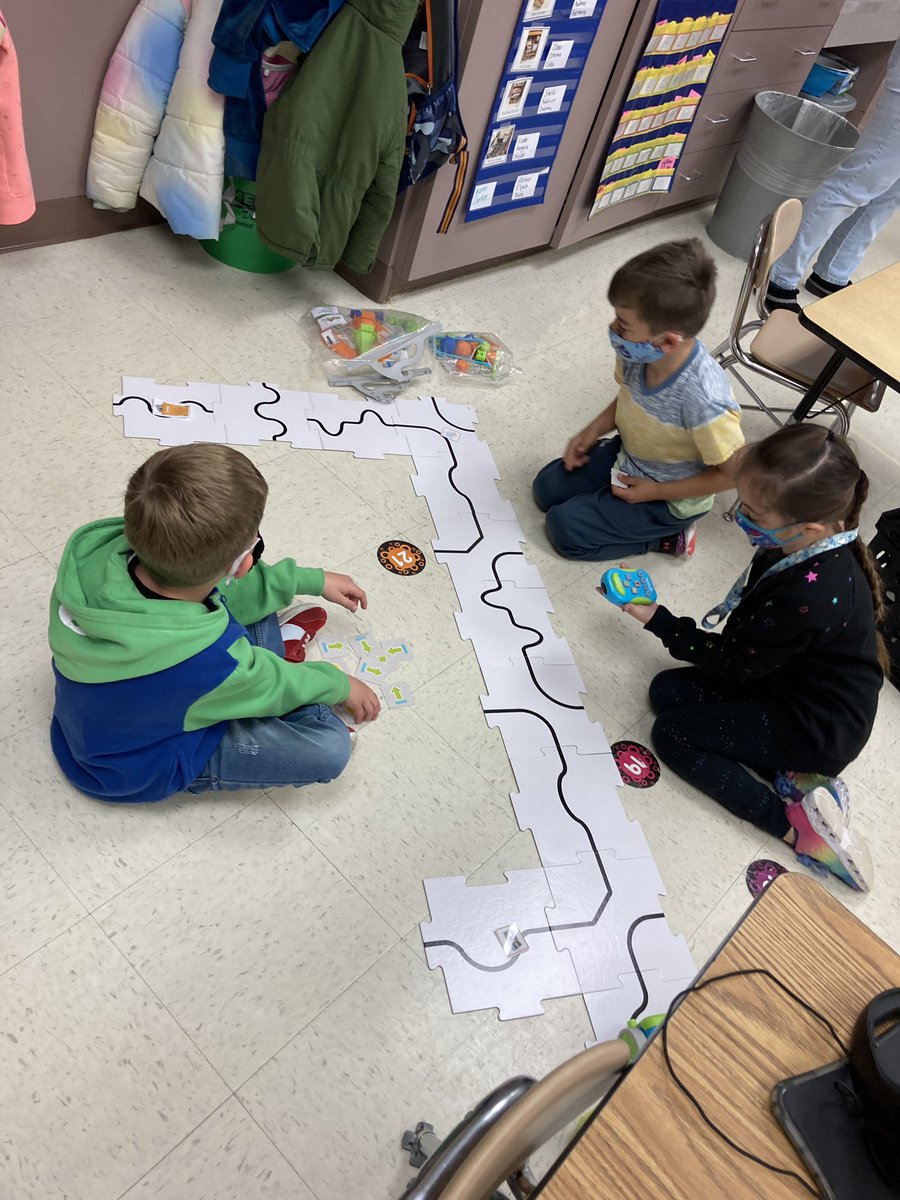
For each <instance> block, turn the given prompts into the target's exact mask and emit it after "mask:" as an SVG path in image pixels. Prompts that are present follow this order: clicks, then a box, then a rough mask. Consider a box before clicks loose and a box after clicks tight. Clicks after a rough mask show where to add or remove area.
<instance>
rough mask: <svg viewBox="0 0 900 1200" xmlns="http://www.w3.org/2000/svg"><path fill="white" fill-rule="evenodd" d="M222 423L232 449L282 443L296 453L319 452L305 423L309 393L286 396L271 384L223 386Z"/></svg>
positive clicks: (315, 436)
mask: <svg viewBox="0 0 900 1200" xmlns="http://www.w3.org/2000/svg"><path fill="white" fill-rule="evenodd" d="M220 391H221V396H222V419H223V421H224V422H225V428H226V431H227V433H228V441H229V444H230V445H232V446H258V445H259V444H260V442H276V443H278V442H282V443H284V444H285V445H290V446H293V447H294V448H295V449H298V450H299V449H308V450H319V449H321V446H322V442H321V439H320V438H319V435H318V433H317V432H316V431H315V430H313V429H311V428H310V426H309V424H308V422H307V410H308V408H309V393H308V392H289V391H284V390H282V389H281V388H278V387H276V386H275V385H273V384H267V383H262V382H254V383H250V384H248V385H246V386H245V387H237V386H233V385H231V384H222V386H221V389H220Z"/></svg>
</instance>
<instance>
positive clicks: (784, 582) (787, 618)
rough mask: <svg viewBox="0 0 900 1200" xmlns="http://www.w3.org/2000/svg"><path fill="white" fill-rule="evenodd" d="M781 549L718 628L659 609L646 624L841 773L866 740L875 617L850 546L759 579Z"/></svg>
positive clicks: (872, 707) (761, 563) (876, 684)
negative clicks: (741, 687) (759, 704)
mask: <svg viewBox="0 0 900 1200" xmlns="http://www.w3.org/2000/svg"><path fill="white" fill-rule="evenodd" d="M779 557H780V551H778V550H765V551H760V552H759V553H758V554H757V555H756V558H755V559H754V560H753V566H752V568H751V571H750V578H749V579H748V581H747V586H746V588H745V590H744V595H743V597H742V599H741V602H740V604H739V605H738V606H737V608H736V609H734V611H733V612H732V613H731V615H730V616H729V618H728V620H727V621H726V623H725V625H724V626H723V628H722V631H721V633H706V632H704V631H703V630H701V629H699V628H698V627H697V624H696V622H695V621H693V620H692V619H691V618H690V617H676V616H674V615H673V614H672V613H671V612H669V610H668V609H667V608H664V607H662V606H660V608H659V609H658V610H657V611H656V613H654V615H653V618H652V620H650V621H649V622H648V623H647V626H646V628H647V629H648V630H649V631H650V633H653V634H655V635H656V636H657V637H658V638H659V639H660V640H661V641H662V643H663V645H664V646H665V647H666V649H667V650H668V651H669V653H670V654H671V655H672V657H673V658H677V659H680V660H681V661H683V662H688V663H693V664H694V665H695V666H697V667H699V668H700V669H701V670H703V671H705V672H707V673H708V674H710V675H715V676H717V677H718V678H721V679H727V680H730V681H732V682H733V683H739V684H745V685H746V687H747V698H748V699H751V698H752V699H756V700H761V701H764V702H765V703H766V705H767V707H768V708H769V711H770V713H771V715H772V717H773V727H774V728H775V730H776V731H777V734H778V737H779V740H780V741H781V742H782V743H783V744H785V745H786V746H789V745H790V744H791V742H792V741H793V742H797V741H799V743H800V744H802V745H804V746H807V747H809V748H810V749H811V750H813V751H814V752H815V753H816V754H817V755H819V757H820V759H821V763H822V766H821V770H822V772H823V773H824V774H828V775H834V774H837V773H838V772H840V771H842V770H843V769H844V768H845V767H846V766H847V764H848V763H850V762H852V760H853V759H854V758H856V756H857V755H858V754H859V753H860V751H861V750H862V748H863V746H865V744H866V742H867V741H868V738H869V734H870V733H871V732H872V725H873V723H874V721H875V713H876V710H877V707H878V693H879V690H880V688H881V684H882V678H883V677H882V673H881V668H880V667H879V665H878V657H877V651H876V640H875V614H874V611H873V607H872V595H871V592H870V591H869V586H868V584H867V582H866V578H865V575H864V574H863V572H862V569H861V568H860V566H859V563H858V562H857V561H856V557H855V555H854V553H853V548H852V546H851V545H844V546H838V547H836V548H835V549H831V550H826V551H825V552H824V553H823V554H822V555H820V556H819V557H817V558H813V559H808V560H807V561H806V562H802V563H797V564H796V565H795V566H793V567H788V568H786V569H785V570H784V571H779V572H777V573H776V574H774V575H770V576H769V577H768V578H767V579H761V577H762V576H763V575H764V574H765V572H766V571H767V570H768V568H769V567H771V566H772V565H773V564H774V563H775V562H777V561H778V559H779Z"/></svg>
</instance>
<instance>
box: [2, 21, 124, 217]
mask: <svg viewBox="0 0 900 1200" xmlns="http://www.w3.org/2000/svg"><path fill="white" fill-rule="evenodd" d="M136 3H137V0H0V8H2V10H3V15H4V17H5V18H6V22H7V24H8V25H9V28H10V30H11V32H12V36H13V41H14V43H15V46H16V53H17V55H18V58H19V76H20V82H21V87H22V112H23V117H24V122H25V145H26V148H27V150H28V161H29V163H30V165H31V175H32V179H33V181H34V190H35V194H36V196H37V199H38V201H39V202H40V201H42V200H59V199H61V198H62V197H65V196H79V195H83V194H84V172H85V167H86V165H87V156H88V148H89V146H90V142H91V130H92V128H93V122H94V111H95V109H96V107H97V98H98V96H99V94H100V84H101V82H102V80H103V74H104V72H105V70H106V64H107V63H108V62H109V59H110V55H111V54H112V52H113V50H114V49H115V45H116V42H117V41H118V40H119V37H120V36H121V33H122V30H123V29H124V28H125V24H126V22H127V20H128V18H129V16H130V15H131V13H132V12H133V11H134V8H135V5H136Z"/></svg>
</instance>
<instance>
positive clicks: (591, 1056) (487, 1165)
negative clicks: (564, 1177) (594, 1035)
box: [401, 1040, 629, 1200]
mask: <svg viewBox="0 0 900 1200" xmlns="http://www.w3.org/2000/svg"><path fill="white" fill-rule="evenodd" d="M628 1057H629V1052H628V1047H627V1046H626V1045H625V1043H624V1042H623V1041H618V1040H617V1041H613V1042H603V1043H601V1044H600V1045H598V1046H592V1047H591V1049H590V1050H584V1051H583V1052H582V1053H581V1054H576V1055H575V1057H574V1058H570V1059H569V1060H568V1062H564V1063H562V1064H561V1066H558V1067H557V1068H556V1069H555V1070H554V1071H551V1072H550V1074H549V1075H545V1076H544V1078H543V1079H541V1080H539V1081H537V1082H536V1081H535V1080H533V1079H529V1078H527V1077H525V1076H518V1077H516V1078H515V1079H511V1080H508V1081H507V1082H506V1083H504V1084H502V1085H501V1086H500V1087H499V1088H497V1089H496V1090H495V1091H493V1092H491V1094H490V1095H489V1096H487V1097H486V1098H485V1099H484V1100H483V1101H482V1102H481V1103H480V1104H479V1105H478V1106H477V1108H475V1109H474V1110H473V1111H472V1112H471V1113H470V1114H469V1115H468V1116H467V1117H466V1118H465V1119H464V1120H463V1121H461V1122H460V1124H459V1125H457V1127H456V1129H454V1130H453V1132H452V1133H451V1134H450V1136H449V1137H448V1138H447V1139H446V1140H445V1141H444V1142H443V1143H442V1144H441V1145H440V1147H439V1148H438V1149H437V1150H435V1152H434V1154H433V1155H432V1156H431V1157H430V1158H429V1159H428V1160H427V1161H426V1163H425V1165H424V1166H423V1167H422V1169H421V1171H420V1172H419V1174H418V1175H417V1176H416V1178H415V1179H414V1180H413V1181H412V1183H411V1184H410V1185H409V1187H408V1188H407V1190H406V1191H405V1192H404V1193H403V1196H402V1198H401V1200H490V1198H491V1197H492V1196H493V1195H494V1194H495V1191H496V1189H497V1188H498V1187H500V1186H501V1184H503V1183H506V1185H507V1186H508V1187H509V1188H510V1191H511V1192H512V1194H513V1196H515V1197H516V1200H522V1198H524V1197H526V1196H528V1195H529V1194H530V1193H531V1191H532V1190H533V1188H534V1181H533V1180H532V1179H531V1177H530V1175H529V1173H528V1170H527V1165H526V1164H527V1160H528V1156H529V1155H530V1154H533V1153H534V1152H535V1150H537V1149H538V1147H540V1146H542V1145H543V1144H544V1143H545V1142H546V1141H548V1140H549V1139H550V1138H551V1137H553V1136H554V1134H556V1133H558V1132H559V1131H560V1130H561V1129H563V1128H564V1127H565V1126H566V1125H568V1124H569V1122H570V1121H574V1120H575V1118H576V1117H578V1116H580V1115H581V1114H582V1113H583V1112H585V1110H586V1109H589V1108H591V1107H593V1106H594V1105H595V1104H597V1103H598V1102H599V1101H600V1099H601V1098H602V1097H603V1095H604V1093H605V1091H606V1089H607V1087H608V1086H609V1084H610V1083H611V1082H612V1081H613V1079H614V1078H615V1077H616V1076H617V1075H618V1074H619V1073H620V1072H621V1071H623V1070H624V1069H625V1067H627V1066H628ZM423 1129H427V1130H429V1131H430V1126H423V1125H420V1126H417V1131H418V1130H423ZM415 1137H416V1135H410V1134H404V1140H403V1143H402V1144H403V1147H404V1149H410V1146H411V1141H410V1139H411V1138H412V1139H413V1140H415ZM435 1140H436V1139H435Z"/></svg>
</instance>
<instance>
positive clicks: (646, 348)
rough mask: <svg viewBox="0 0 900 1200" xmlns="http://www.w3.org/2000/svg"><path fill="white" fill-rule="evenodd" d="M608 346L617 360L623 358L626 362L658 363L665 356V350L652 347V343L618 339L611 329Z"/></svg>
mask: <svg viewBox="0 0 900 1200" xmlns="http://www.w3.org/2000/svg"><path fill="white" fill-rule="evenodd" d="M609 344H610V345H611V346H612V348H613V350H615V352H616V354H618V356H619V358H624V359H625V361H626V362H633V363H652V362H658V361H659V360H660V359H661V358H662V357H663V355H664V354H665V350H660V348H659V346H654V345H653V343H652V342H629V341H628V340H627V339H626V338H623V337H619V335H618V334H617V333H616V332H615V330H613V329H610V330H609Z"/></svg>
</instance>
